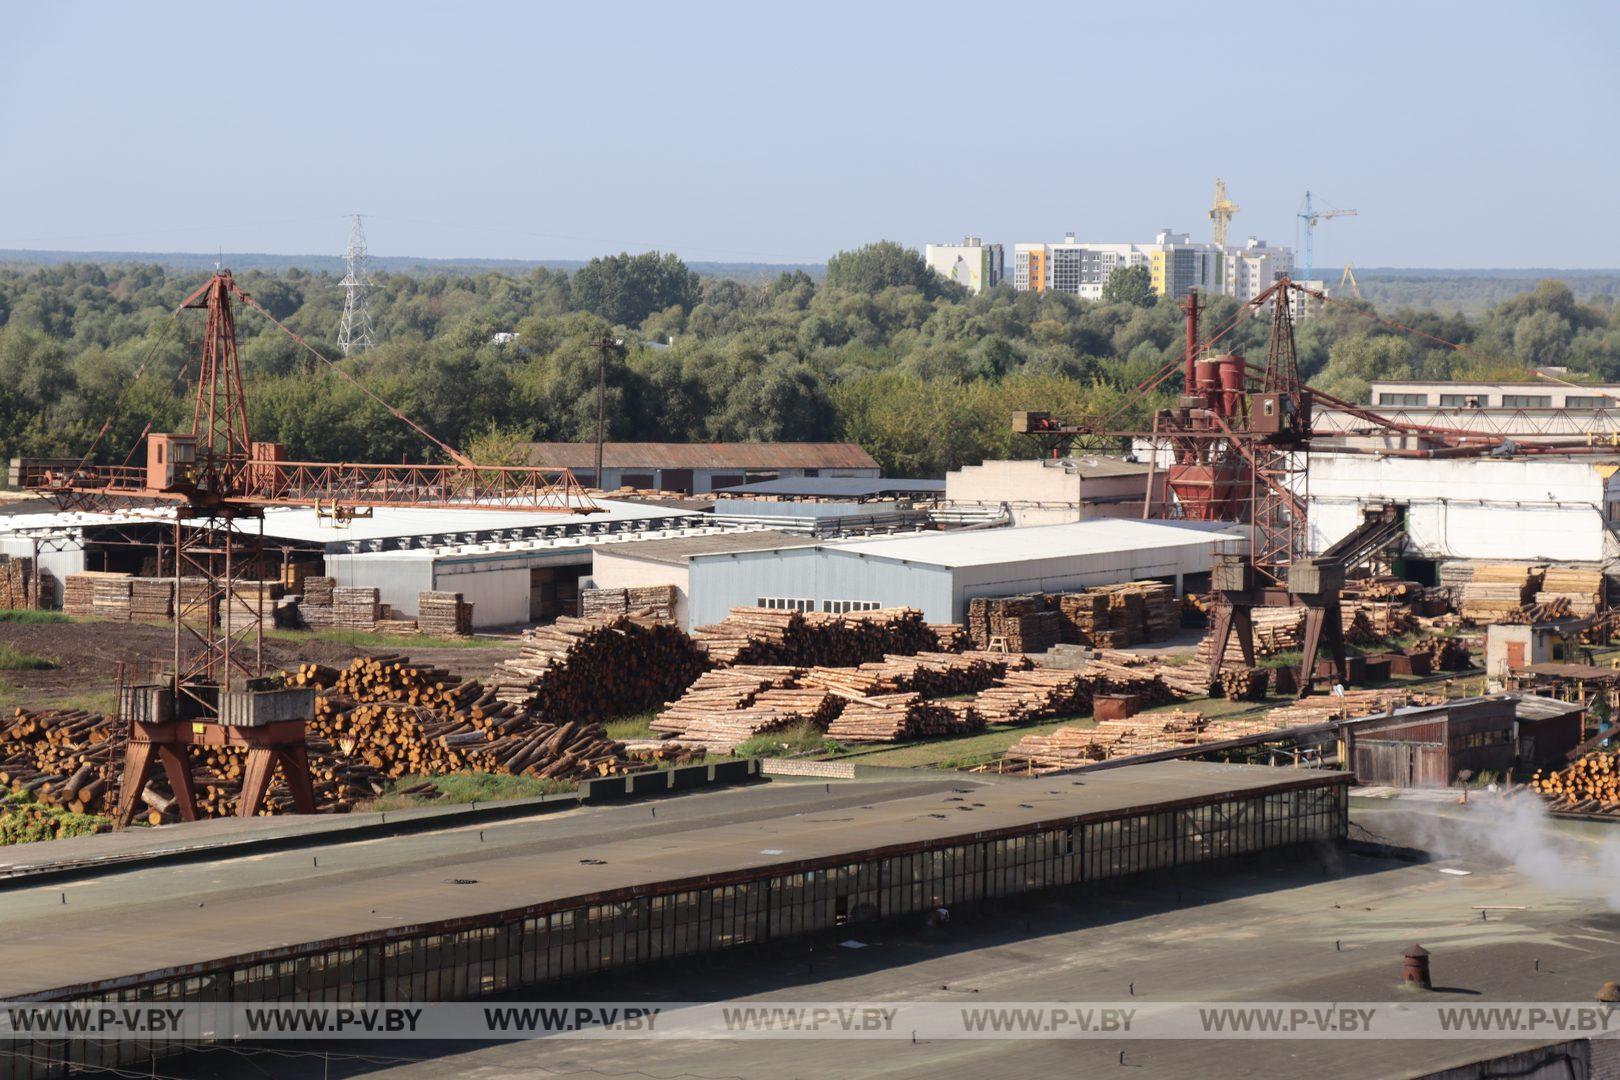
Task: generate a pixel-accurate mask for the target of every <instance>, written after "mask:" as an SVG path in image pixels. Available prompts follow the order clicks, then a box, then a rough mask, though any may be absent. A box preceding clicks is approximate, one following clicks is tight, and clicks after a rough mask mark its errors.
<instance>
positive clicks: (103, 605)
mask: <svg viewBox="0 0 1620 1080" xmlns="http://www.w3.org/2000/svg"><path fill="white" fill-rule="evenodd" d="M62 610H63V611H64V612H65V613H67V614H69V615H81V616H91V617H97V618H111V619H117V620H119V621H120V622H128V621H129V575H128V574H114V573H106V572H103V571H99V570H84V571H81V572H79V573H77V574H69V575H67V578H66V580H65V581H64V582H63V585H62Z"/></svg>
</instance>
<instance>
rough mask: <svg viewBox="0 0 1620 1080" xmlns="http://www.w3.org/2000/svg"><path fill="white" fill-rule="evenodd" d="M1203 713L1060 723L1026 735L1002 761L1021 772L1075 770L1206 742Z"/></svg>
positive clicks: (1011, 748)
mask: <svg viewBox="0 0 1620 1080" xmlns="http://www.w3.org/2000/svg"><path fill="white" fill-rule="evenodd" d="M1205 730H1206V722H1205V720H1204V715H1203V714H1202V713H1198V712H1189V711H1185V710H1181V709H1177V710H1174V711H1172V712H1166V713H1155V714H1152V715H1147V716H1133V717H1130V718H1129V719H1125V720H1104V721H1102V722H1101V723H1099V724H1097V726H1096V727H1091V728H1077V727H1060V728H1058V729H1057V730H1056V731H1053V732H1050V733H1049V734H1045V735H1036V734H1031V735H1025V736H1024V737H1023V738H1021V739H1019V740H1018V741H1017V742H1016V743H1014V744H1013V745H1012V746H1011V747H1009V748H1008V750H1007V752H1006V754H1005V755H1003V760H1004V761H1005V762H1006V763H1007V764H1008V765H1012V766H1016V767H1019V769H1020V770H1021V771H1023V770H1027V771H1030V772H1049V771H1052V770H1055V769H1072V768H1075V767H1077V766H1080V765H1085V764H1088V763H1090V762H1093V761H1104V760H1106V759H1108V758H1118V757H1132V756H1134V755H1137V754H1150V753H1155V752H1157V751H1160V750H1170V749H1175V748H1176V747H1180V746H1189V745H1195V744H1197V743H1199V742H1202V741H1206V739H1205V736H1204V732H1205Z"/></svg>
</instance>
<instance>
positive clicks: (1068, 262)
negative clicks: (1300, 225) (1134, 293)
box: [1013, 229, 1293, 300]
mask: <svg viewBox="0 0 1620 1080" xmlns="http://www.w3.org/2000/svg"><path fill="white" fill-rule="evenodd" d="M1130 266H1140V267H1144V268H1145V269H1146V270H1147V271H1148V274H1149V277H1150V279H1151V281H1152V283H1153V291H1154V292H1156V293H1158V294H1159V295H1160V296H1173V297H1182V296H1186V295H1187V293H1189V292H1191V291H1192V290H1194V289H1197V290H1198V291H1199V292H1203V293H1209V294H1220V295H1226V296H1234V297H1237V298H1238V299H1240V300H1248V299H1251V298H1252V297H1253V296H1255V295H1256V294H1257V293H1259V292H1261V291H1262V290H1264V289H1265V288H1266V287H1267V286H1268V285H1270V284H1271V283H1272V282H1273V281H1276V280H1277V279H1278V278H1279V277H1282V276H1284V275H1286V274H1287V273H1289V272H1290V271H1291V270H1292V269H1293V252H1291V251H1289V250H1288V249H1287V248H1276V247H1271V246H1269V245H1267V244H1266V243H1265V241H1263V240H1257V239H1254V238H1252V237H1251V238H1250V239H1249V241H1248V244H1247V245H1246V246H1244V247H1241V248H1231V247H1229V248H1221V247H1217V246H1216V245H1214V244H1209V243H1204V242H1202V241H1195V240H1193V239H1192V236H1191V235H1190V234H1188V233H1177V232H1172V231H1170V230H1169V229H1164V230H1162V231H1160V232H1159V233H1158V234H1157V235H1156V236H1155V237H1154V239H1153V242H1152V243H1145V244H1135V243H1123V244H1112V243H1110V244H1099V243H1090V242H1085V241H1081V240H1079V239H1078V238H1077V237H1076V236H1075V234H1074V233H1069V234H1067V235H1066V236H1065V237H1064V238H1063V242H1062V243H1057V244H1042V243H1027V244H1015V245H1014V246H1013V288H1015V289H1017V290H1019V291H1020V292H1047V291H1049V290H1050V291H1052V292H1066V293H1073V294H1074V295H1076V296H1081V297H1084V298H1086V299H1088V300H1100V299H1102V293H1103V286H1104V285H1105V284H1107V282H1108V278H1109V275H1111V274H1112V273H1113V272H1114V271H1115V270H1117V269H1120V268H1123V267H1130Z"/></svg>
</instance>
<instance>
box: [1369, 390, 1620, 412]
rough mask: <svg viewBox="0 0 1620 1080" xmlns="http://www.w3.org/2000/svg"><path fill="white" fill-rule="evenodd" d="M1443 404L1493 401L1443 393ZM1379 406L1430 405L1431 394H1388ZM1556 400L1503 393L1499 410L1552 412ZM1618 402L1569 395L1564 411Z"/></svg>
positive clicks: (1470, 405)
mask: <svg viewBox="0 0 1620 1080" xmlns="http://www.w3.org/2000/svg"><path fill="white" fill-rule="evenodd" d="M1439 397H1440V405H1439V407H1440V408H1442V409H1483V408H1489V407H1490V404H1491V398H1490V395H1489V394H1441V395H1440V396H1439ZM1378 404H1380V405H1418V406H1423V405H1428V404H1429V395H1428V394H1424V393H1385V392H1380V393H1379V395H1378ZM1552 404H1553V399H1552V395H1551V394H1503V395H1501V402H1500V404H1499V407H1500V408H1504V409H1550V408H1552ZM1614 404H1615V399H1614V398H1611V397H1604V396H1602V395H1592V394H1566V395H1565V396H1564V403H1563V406H1562V407H1563V408H1565V409H1610V408H1613V407H1614Z"/></svg>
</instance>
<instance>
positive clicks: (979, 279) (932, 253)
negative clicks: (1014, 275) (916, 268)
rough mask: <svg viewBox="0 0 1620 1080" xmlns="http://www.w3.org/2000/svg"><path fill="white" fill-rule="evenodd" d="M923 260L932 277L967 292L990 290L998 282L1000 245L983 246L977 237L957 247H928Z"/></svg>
mask: <svg viewBox="0 0 1620 1080" xmlns="http://www.w3.org/2000/svg"><path fill="white" fill-rule="evenodd" d="M923 259H924V261H926V262H927V263H928V268H929V269H930V270H932V271H933V272H934V273H936V274H938V275H939V276H940V277H943V278H949V279H950V280H952V281H954V282H956V283H957V284H958V285H961V286H962V287H963V288H965V289H967V290H968V291H969V292H973V293H979V292H983V291H984V290H985V289H993V288H995V287H996V286H997V285H998V284H1000V282H1001V277H1002V252H1001V245H1000V244H986V243H984V242H983V241H982V240H980V239H979V238H978V237H977V236H969V237H967V238H966V239H964V240H963V241H962V242H961V243H960V244H929V245H928V246H927V247H926V248H925V249H924V251H923Z"/></svg>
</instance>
